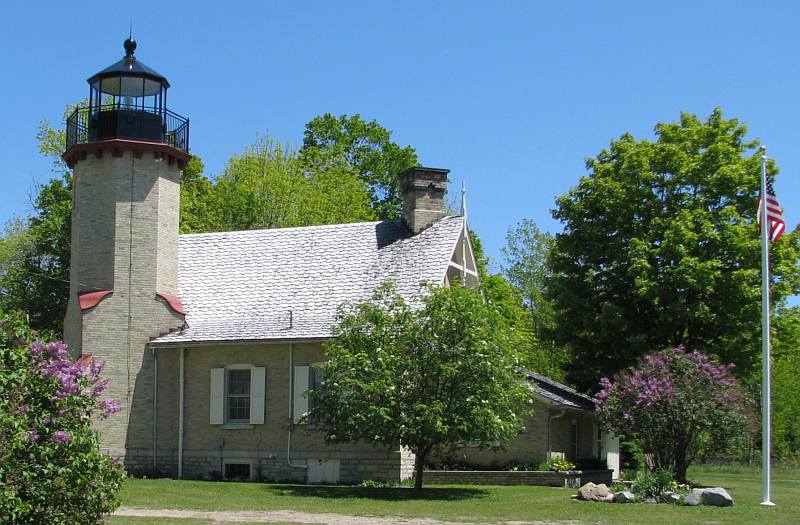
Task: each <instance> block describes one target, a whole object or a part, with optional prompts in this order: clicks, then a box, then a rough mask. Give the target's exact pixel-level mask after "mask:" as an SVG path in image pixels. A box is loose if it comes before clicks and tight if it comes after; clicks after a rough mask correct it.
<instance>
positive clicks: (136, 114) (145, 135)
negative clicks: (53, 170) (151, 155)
mask: <svg viewBox="0 0 800 525" xmlns="http://www.w3.org/2000/svg"><path fill="white" fill-rule="evenodd" d="M107 139H134V140H146V141H150V142H161V143H164V144H168V145H170V146H172V147H174V148H177V149H179V150H183V151H186V152H188V151H189V119H187V118H184V117H181V116H180V115H178V114H176V113H173V112H172V111H169V110H163V111H153V110H148V109H142V108H141V107H134V106H125V105H119V104H109V105H105V106H100V107H99V108H88V107H83V108H78V109H76V110H75V111H74V112H73V113H72V115H70V116H69V118H68V119H67V149H69V148H70V146H73V145H75V144H86V143H89V142H94V141H97V140H107Z"/></svg>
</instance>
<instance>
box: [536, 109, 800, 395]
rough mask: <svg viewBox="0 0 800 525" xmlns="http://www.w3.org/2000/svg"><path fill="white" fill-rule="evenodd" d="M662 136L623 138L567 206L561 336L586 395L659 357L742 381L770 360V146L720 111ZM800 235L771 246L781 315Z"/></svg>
mask: <svg viewBox="0 0 800 525" xmlns="http://www.w3.org/2000/svg"><path fill="white" fill-rule="evenodd" d="M655 131H656V136H657V140H656V141H655V142H651V141H648V140H636V139H635V138H634V137H633V136H632V135H631V134H628V133H626V134H624V135H623V136H622V137H620V138H619V139H618V140H615V141H613V142H612V143H611V146H610V147H609V149H606V150H603V151H601V152H600V154H599V155H598V156H597V157H595V158H592V159H589V160H588V161H587V164H586V165H587V168H588V169H589V170H590V174H589V175H588V176H586V177H583V178H581V180H580V182H579V183H578V185H577V186H575V187H574V188H572V189H571V190H570V191H569V192H568V193H566V194H565V195H562V196H561V197H559V198H558V199H557V200H556V205H557V207H556V209H555V210H554V211H553V216H554V217H555V218H556V219H559V220H560V221H562V222H563V224H564V231H563V233H560V234H558V235H557V236H556V239H555V244H554V249H553V251H552V254H551V257H550V261H551V269H552V272H553V276H552V279H551V281H550V285H549V287H548V288H549V292H550V297H551V300H552V302H553V307H554V314H555V329H554V337H555V338H556V339H557V340H558V341H559V342H560V343H563V344H567V345H569V346H570V348H571V351H572V352H573V353H574V359H573V362H572V364H571V367H570V370H569V373H570V377H571V379H573V380H574V382H576V383H577V384H579V385H580V387H581V388H582V389H584V390H592V389H594V388H595V386H596V385H597V380H598V379H599V378H600V377H602V376H603V375H606V376H608V375H611V374H613V373H614V372H616V371H617V370H619V369H620V368H622V367H625V366H628V365H631V364H633V363H634V362H636V361H637V359H638V358H640V357H641V356H642V355H644V354H646V353H647V352H649V351H650V349H652V348H666V347H674V346H678V345H680V344H684V345H686V346H687V347H689V348H693V349H697V350H699V351H702V352H708V353H713V354H716V355H717V356H719V357H720V359H721V360H722V361H724V362H733V363H735V364H736V365H737V367H738V368H737V370H738V373H739V374H740V375H741V376H742V377H747V376H748V375H749V374H750V373H751V372H752V370H753V369H754V363H756V362H757V360H758V353H759V343H758V341H759V322H760V317H759V313H760V310H759V308H760V304H759V297H760V259H759V254H760V249H759V235H758V227H757V226H756V224H755V215H756V198H757V194H758V187H759V183H758V181H759V172H760V171H759V170H760V167H759V166H760V160H759V158H757V157H756V156H753V155H751V154H748V153H752V152H753V151H754V149H755V148H756V147H757V146H758V143H757V142H756V141H746V140H745V138H744V137H745V134H746V131H747V130H746V127H745V126H744V125H743V124H741V123H739V122H738V121H737V120H736V119H725V118H723V116H722V112H721V111H720V110H719V109H717V110H714V112H713V113H712V114H711V115H710V116H709V117H708V118H707V119H706V121H705V122H703V121H701V120H700V119H698V118H697V117H696V116H694V115H690V114H682V115H681V119H680V122H672V123H662V124H658V125H657V126H656V128H655ZM768 170H769V173H770V175H771V176H772V177H774V176H775V175H776V173H777V171H778V170H777V168H776V167H775V165H774V163H773V162H770V163H769V166H768ZM799 237H800V236H799V235H798V234H797V233H796V232H795V233H791V234H787V235H785V236H784V238H783V239H781V241H780V242H777V243H773V244H772V246H771V261H772V286H771V288H772V298H773V301H774V304H775V305H781V304H783V302H784V301H785V299H786V297H788V296H789V295H791V294H794V293H797V292H798V291H799V290H800V271H799V270H798V265H797V261H798V256H799V255H800V238H799Z"/></svg>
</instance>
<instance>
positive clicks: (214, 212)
mask: <svg viewBox="0 0 800 525" xmlns="http://www.w3.org/2000/svg"><path fill="white" fill-rule="evenodd" d="M204 169H205V166H204V165H203V160H202V159H201V158H200V157H198V156H196V155H192V158H191V159H189V162H187V163H186V166H185V167H184V168H183V170H182V171H181V213H180V231H181V233H203V232H210V231H215V230H216V229H217V227H218V224H219V222H220V219H219V216H218V210H219V203H218V202H217V195H216V192H215V191H214V184H213V183H212V182H211V181H210V180H209V179H208V178H207V177H206V176H205V175H203V170H204Z"/></svg>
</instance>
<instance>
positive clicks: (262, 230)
mask: <svg viewBox="0 0 800 525" xmlns="http://www.w3.org/2000/svg"><path fill="white" fill-rule="evenodd" d="M392 222H399V221H398V220H392V221H388V220H384V221H359V222H337V223H333V224H312V225H310V226H287V227H285V228H255V229H252V230H226V231H221V232H202V233H181V234H180V235H179V237H200V236H203V235H207V236H216V235H226V234H227V235H230V234H237V233H240V234H244V233H266V232H284V231H288V230H311V229H324V228H334V227H342V226H362V225H365V224H381V223H392Z"/></svg>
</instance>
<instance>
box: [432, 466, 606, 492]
mask: <svg viewBox="0 0 800 525" xmlns="http://www.w3.org/2000/svg"><path fill="white" fill-rule="evenodd" d="M611 473H612V471H611V470H608V469H603V470H572V471H569V472H547V471H505V470H485V471H484V470H426V471H425V474H424V477H423V481H424V482H425V483H437V484H456V485H540V486H545V487H571V488H578V487H580V486H581V485H583V484H584V483H588V482H590V481H591V482H592V483H597V484H599V483H605V484H606V485H611Z"/></svg>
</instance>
